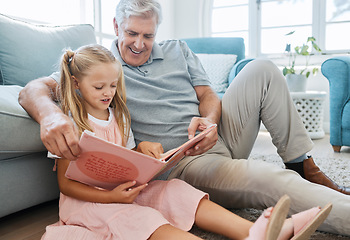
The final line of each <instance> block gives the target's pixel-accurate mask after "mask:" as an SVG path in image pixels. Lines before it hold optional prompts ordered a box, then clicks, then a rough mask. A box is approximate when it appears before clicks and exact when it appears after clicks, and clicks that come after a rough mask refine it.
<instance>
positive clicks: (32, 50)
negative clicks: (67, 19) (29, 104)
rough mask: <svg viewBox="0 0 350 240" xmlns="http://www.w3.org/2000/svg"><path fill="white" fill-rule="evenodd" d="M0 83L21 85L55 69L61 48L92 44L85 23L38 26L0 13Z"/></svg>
mask: <svg viewBox="0 0 350 240" xmlns="http://www.w3.org/2000/svg"><path fill="white" fill-rule="evenodd" d="M0 29H1V31H0V85H20V86H24V85H26V83H28V81H30V80H33V79H36V78H39V77H43V76H49V75H50V74H51V73H52V72H53V71H57V70H58V66H59V64H58V63H59V60H60V56H61V55H62V54H63V50H64V49H65V48H71V49H73V50H75V49H76V48H78V47H80V46H83V45H86V44H91V43H96V38H95V34H94V29H93V27H92V26H91V25H89V24H80V25H70V26H54V27H51V26H42V25H34V24H30V23H26V22H23V21H19V20H15V19H12V18H9V17H7V16H5V15H2V14H0Z"/></svg>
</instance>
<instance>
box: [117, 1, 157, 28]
mask: <svg viewBox="0 0 350 240" xmlns="http://www.w3.org/2000/svg"><path fill="white" fill-rule="evenodd" d="M130 16H138V17H154V16H155V17H156V21H157V22H156V23H157V26H159V24H160V23H161V22H162V8H161V6H160V4H159V3H158V2H157V1H156V0H120V2H119V3H118V5H117V8H116V14H115V20H116V22H117V24H118V26H121V24H122V23H123V22H124V20H125V19H126V18H129V17H130Z"/></svg>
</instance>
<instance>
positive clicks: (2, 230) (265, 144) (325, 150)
mask: <svg viewBox="0 0 350 240" xmlns="http://www.w3.org/2000/svg"><path fill="white" fill-rule="evenodd" d="M314 143H315V147H314V149H313V150H312V151H311V154H313V153H317V155H319V154H320V153H322V154H323V155H325V156H332V155H334V154H335V155H337V157H338V158H339V157H340V158H344V159H348V160H350V148H344V149H342V152H341V153H334V152H333V150H332V147H331V146H330V144H329V136H328V135H326V136H325V137H324V138H322V139H320V140H314ZM254 153H260V154H273V153H276V149H275V148H274V146H273V145H272V143H271V138H270V135H269V134H268V133H267V132H264V131H262V132H260V133H259V136H258V139H257V142H256V144H255V146H254V149H253V152H252V154H254ZM57 220H58V201H52V202H48V203H45V204H42V205H39V206H36V207H33V208H30V209H27V210H24V211H21V212H18V213H15V214H12V215H9V216H6V217H4V218H0V240H39V239H40V238H41V236H42V235H43V233H44V231H45V227H46V226H47V225H49V224H52V223H54V222H56V221H57Z"/></svg>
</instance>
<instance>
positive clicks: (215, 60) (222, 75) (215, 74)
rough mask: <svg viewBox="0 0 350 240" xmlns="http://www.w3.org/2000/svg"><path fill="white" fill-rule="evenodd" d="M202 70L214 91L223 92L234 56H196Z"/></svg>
mask: <svg viewBox="0 0 350 240" xmlns="http://www.w3.org/2000/svg"><path fill="white" fill-rule="evenodd" d="M197 56H198V58H199V60H200V61H201V63H202V65H203V68H204V70H205V71H206V73H207V74H208V77H209V79H210V82H211V87H212V88H213V89H214V91H216V92H218V93H220V92H225V91H226V89H227V87H228V84H229V83H228V76H229V74H230V71H231V69H232V67H233V65H234V64H235V62H236V59H237V55H234V54H197Z"/></svg>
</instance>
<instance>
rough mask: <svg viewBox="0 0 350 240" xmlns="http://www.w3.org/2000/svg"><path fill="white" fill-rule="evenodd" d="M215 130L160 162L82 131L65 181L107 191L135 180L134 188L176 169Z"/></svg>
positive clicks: (210, 129) (170, 153)
mask: <svg viewBox="0 0 350 240" xmlns="http://www.w3.org/2000/svg"><path fill="white" fill-rule="evenodd" d="M214 128H216V124H214V125H212V126H210V127H208V128H207V129H205V130H204V131H203V132H201V133H200V134H198V135H197V136H195V137H194V138H192V139H190V140H188V141H187V142H186V143H184V144H183V145H181V146H180V147H178V148H176V149H173V150H171V151H168V152H167V153H166V154H164V156H163V157H162V158H161V159H156V158H153V157H151V156H148V155H145V154H142V153H139V152H136V151H133V150H130V149H127V148H125V147H122V146H119V145H116V144H113V143H111V142H108V141H105V140H103V139H101V138H98V137H96V136H94V135H93V133H91V132H88V131H84V132H83V134H82V136H81V138H80V142H79V146H80V149H81V154H80V156H79V158H78V159H77V160H76V161H71V162H70V164H69V166H68V169H67V171H66V177H67V178H69V179H72V180H75V181H79V182H82V183H85V184H88V185H92V186H96V187H101V188H104V189H109V190H110V189H113V188H115V187H116V186H118V185H119V184H121V183H125V182H127V181H133V180H136V185H141V184H144V183H147V182H149V181H150V180H152V179H154V178H156V177H157V176H159V175H161V174H163V173H164V172H166V171H167V170H169V169H170V168H172V167H173V166H175V165H176V164H177V163H178V162H179V161H180V160H181V159H182V158H183V157H184V156H185V152H186V151H187V150H188V149H190V148H192V147H193V146H194V145H195V144H196V143H197V142H199V141H200V140H202V139H203V138H204V137H205V136H206V135H207V134H208V133H209V132H210V131H212V130H213V129H214Z"/></svg>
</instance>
